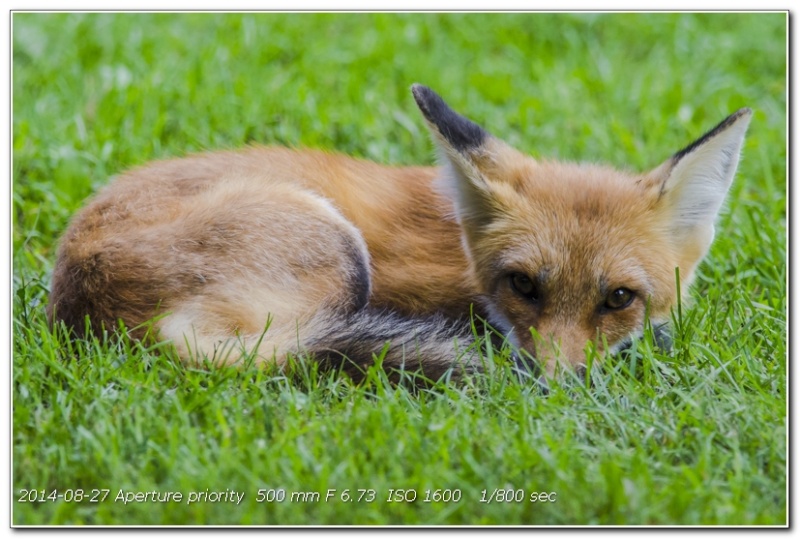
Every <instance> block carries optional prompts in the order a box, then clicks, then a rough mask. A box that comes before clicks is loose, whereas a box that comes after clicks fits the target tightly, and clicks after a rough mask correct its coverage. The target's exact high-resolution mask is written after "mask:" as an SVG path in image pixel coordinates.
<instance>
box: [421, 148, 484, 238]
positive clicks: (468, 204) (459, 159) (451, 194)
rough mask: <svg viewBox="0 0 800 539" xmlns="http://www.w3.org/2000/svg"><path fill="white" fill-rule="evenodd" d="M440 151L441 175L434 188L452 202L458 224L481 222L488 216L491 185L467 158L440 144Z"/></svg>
mask: <svg viewBox="0 0 800 539" xmlns="http://www.w3.org/2000/svg"><path fill="white" fill-rule="evenodd" d="M437 147H438V150H439V151H438V153H439V164H440V167H441V172H440V174H439V177H438V178H437V179H436V182H435V184H434V185H435V187H436V189H437V190H438V191H439V192H440V193H442V194H443V195H444V196H446V197H447V198H449V199H450V200H452V201H453V205H454V210H455V218H456V221H457V222H458V223H459V224H463V222H464V220H469V219H474V218H480V217H481V216H482V215H484V212H485V207H484V205H485V202H486V198H487V197H488V196H490V188H489V185H488V184H487V182H486V180H485V179H484V177H483V175H482V174H481V172H480V170H478V167H477V166H475V164H473V163H472V162H471V161H470V160H469V159H468V158H467V157H466V156H463V155H461V154H459V153H458V152H457V151H455V150H451V149H449V148H447V147H444V144H442V143H440V142H438V141H437Z"/></svg>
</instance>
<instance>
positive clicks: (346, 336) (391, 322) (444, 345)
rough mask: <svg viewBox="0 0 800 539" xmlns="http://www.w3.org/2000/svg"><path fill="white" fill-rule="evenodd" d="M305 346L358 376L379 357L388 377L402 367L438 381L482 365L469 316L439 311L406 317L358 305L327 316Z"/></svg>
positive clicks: (322, 359) (329, 365)
mask: <svg viewBox="0 0 800 539" xmlns="http://www.w3.org/2000/svg"><path fill="white" fill-rule="evenodd" d="M306 349H307V350H308V351H309V352H311V353H313V354H314V356H315V357H316V359H317V360H318V361H319V362H320V364H321V366H323V367H327V368H334V369H340V370H341V371H343V372H345V373H347V374H348V375H350V376H351V377H352V378H354V379H357V380H360V379H362V378H363V377H364V374H365V373H366V371H367V369H368V368H369V367H370V366H371V365H374V364H375V359H376V358H381V357H382V363H381V366H382V368H383V369H384V370H385V371H386V372H387V373H388V374H389V378H390V379H391V380H392V381H397V380H399V379H400V377H401V376H402V374H401V373H403V372H406V373H418V374H419V375H421V377H422V378H421V379H423V380H430V381H436V380H439V379H441V378H443V377H445V376H452V377H455V378H459V377H461V376H462V375H464V374H468V373H472V372H478V371H481V370H482V364H481V361H482V360H481V357H482V354H481V353H480V350H479V349H478V345H477V343H476V341H475V336H474V334H473V332H472V326H471V325H470V323H469V321H468V320H453V319H452V318H448V317H445V316H441V315H432V316H425V317H413V318H409V317H404V316H402V315H400V314H397V313H394V312H391V311H387V310H379V309H372V308H366V309H361V310H359V311H356V312H353V313H350V314H348V315H346V316H341V317H337V318H336V319H334V320H331V323H329V324H328V327H327V329H326V330H325V331H324V332H323V333H320V334H318V335H316V336H315V337H314V339H312V340H311V341H310V342H308V343H306Z"/></svg>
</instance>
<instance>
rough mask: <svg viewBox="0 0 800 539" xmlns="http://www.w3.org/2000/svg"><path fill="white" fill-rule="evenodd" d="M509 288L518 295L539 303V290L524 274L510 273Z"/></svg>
mask: <svg viewBox="0 0 800 539" xmlns="http://www.w3.org/2000/svg"><path fill="white" fill-rule="evenodd" d="M510 279H511V288H513V289H514V291H515V292H516V293H517V294H519V295H520V296H523V297H525V298H527V299H529V300H531V301H539V290H538V288H537V287H536V283H534V282H533V280H532V279H531V278H530V277H528V276H527V275H525V274H524V273H512V274H511V276H510Z"/></svg>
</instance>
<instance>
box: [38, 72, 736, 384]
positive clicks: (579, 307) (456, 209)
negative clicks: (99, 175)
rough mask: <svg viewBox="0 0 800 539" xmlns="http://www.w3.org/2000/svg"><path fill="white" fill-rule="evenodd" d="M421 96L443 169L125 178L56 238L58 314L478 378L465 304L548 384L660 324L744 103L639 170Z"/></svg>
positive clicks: (256, 152)
mask: <svg viewBox="0 0 800 539" xmlns="http://www.w3.org/2000/svg"><path fill="white" fill-rule="evenodd" d="M414 94H415V97H416V99H417V102H418V104H419V106H420V108H421V109H422V111H423V114H424V115H425V117H426V119H427V120H428V122H429V125H430V126H431V128H432V132H433V133H434V135H435V138H436V139H437V142H438V144H439V147H440V150H441V151H442V154H443V158H444V161H445V163H444V167H443V168H441V169H440V168H434V167H387V166H381V165H378V164H374V163H370V162H366V161H363V160H357V159H353V158H349V157H345V156H341V155H334V154H329V153H323V152H319V151H308V150H305V151H299V150H288V149H282V148H249V149H245V150H241V151H236V152H233V151H231V152H218V153H208V154H202V155H197V156H192V157H187V158H183V159H175V160H168V161H162V162H156V163H152V164H150V165H147V166H145V167H142V168H139V169H136V170H133V171H131V172H128V173H126V174H124V175H122V176H121V177H120V178H118V179H117V180H116V181H115V182H114V183H113V184H112V185H110V186H109V187H108V188H106V189H105V190H104V191H103V192H101V193H100V194H99V195H98V196H97V197H96V198H95V199H94V200H93V201H92V202H91V203H90V204H89V205H88V206H87V207H86V208H85V209H84V210H83V211H82V212H81V213H80V214H79V215H78V216H77V217H76V218H75V219H74V221H73V223H72V224H71V226H70V228H69V229H68V231H67V232H66V234H65V236H64V238H63V239H62V243H61V246H60V250H59V257H58V261H57V264H56V269H55V273H54V279H53V288H52V291H51V301H50V305H49V306H48V314H49V315H50V317H51V319H52V320H63V321H64V322H65V323H66V324H67V325H68V326H70V327H72V328H75V329H76V330H78V331H82V330H83V329H84V324H85V322H84V320H85V317H86V316H88V317H89V320H90V322H91V325H92V327H94V328H98V327H101V326H105V327H107V328H112V327H117V325H118V320H122V321H123V322H124V323H125V324H126V326H127V327H128V328H140V329H134V334H135V335H137V336H141V334H142V333H143V332H144V329H143V328H144V325H145V324H146V323H147V322H148V321H149V320H151V319H153V318H154V317H156V318H155V321H154V322H153V324H154V328H153V329H154V331H155V333H156V335H157V336H158V338H160V339H163V340H171V341H172V342H173V343H174V345H175V346H176V348H177V350H178V352H179V353H180V354H181V356H183V357H184V358H185V359H187V360H188V361H199V360H202V359H206V358H207V359H211V360H212V361H223V362H235V361H237V360H238V359H239V358H240V357H241V355H242V353H251V352H252V353H253V354H254V355H255V357H257V358H258V359H259V360H262V361H277V362H278V363H280V362H282V361H283V360H284V358H285V357H286V356H287V354H296V353H300V352H304V351H308V352H311V353H313V354H315V355H316V356H317V357H318V358H320V359H326V358H328V359H329V358H339V359H340V358H341V357H342V356H346V357H348V358H349V359H351V360H352V361H354V362H355V363H356V364H359V365H363V364H366V363H369V362H371V358H372V354H373V353H376V354H377V353H380V352H381V351H382V349H383V348H384V344H387V345H388V347H389V351H388V353H387V356H386V361H385V363H384V364H385V365H386V366H391V367H401V366H404V367H406V368H414V369H416V368H420V367H421V368H422V369H423V371H425V373H426V374H427V375H429V376H433V377H437V376H439V375H441V374H442V373H443V372H445V371H446V370H447V369H448V368H449V367H451V366H452V365H453V364H454V361H455V360H456V359H457V358H459V357H460V358H461V359H462V361H463V362H464V363H465V364H466V366H467V367H468V368H475V369H478V368H480V364H479V361H480V360H479V356H480V355H479V354H477V353H476V351H475V350H474V349H473V347H472V344H473V339H474V336H473V334H472V331H471V330H470V325H469V318H470V315H471V313H472V314H476V315H478V316H479V317H481V318H483V319H486V320H488V321H489V322H490V323H491V324H492V325H494V326H495V327H496V328H497V329H498V330H499V331H501V332H502V333H504V334H505V335H507V336H508V337H509V340H510V341H511V342H512V343H513V344H514V345H515V346H516V347H517V348H519V349H520V350H524V351H526V352H528V353H529V354H531V355H534V356H536V357H537V358H538V359H539V360H540V361H541V362H543V363H545V364H546V366H547V370H548V371H550V372H552V370H553V368H554V366H555V363H556V361H555V360H556V358H559V359H560V360H561V361H562V362H564V363H566V364H572V365H578V364H580V363H583V361H584V352H583V351H584V348H585V347H586V344H587V342H594V343H595V344H596V345H597V346H598V347H599V348H600V349H601V350H603V348H604V344H603V343H607V345H608V346H607V349H608V350H614V349H616V348H618V347H619V346H621V345H622V344H623V343H625V342H626V341H627V340H628V339H629V338H630V337H631V335H632V334H635V333H637V332H640V331H641V330H642V328H643V327H644V324H645V317H646V313H647V314H649V316H650V318H651V319H652V320H653V321H654V323H658V322H660V321H665V320H667V319H668V318H669V312H670V308H671V307H672V306H673V305H674V303H675V301H676V300H677V293H676V283H675V268H676V267H677V268H679V270H680V275H681V276H682V277H683V280H684V282H685V283H686V282H688V281H690V280H691V277H692V274H693V272H694V268H695V266H696V264H697V263H698V262H699V260H700V259H701V258H702V256H703V255H704V254H705V252H706V250H707V249H708V246H709V244H710V241H711V238H712V236H713V219H714V217H715V216H716V213H717V210H718V208H719V205H720V204H721V202H722V198H723V197H724V194H725V192H726V191H727V187H728V185H729V184H730V180H731V178H732V177H733V173H734V171H735V168H736V160H738V153H739V148H740V145H741V139H742V137H743V134H744V129H745V128H746V124H747V119H749V111H747V110H743V111H740V112H739V113H737V114H736V115H733V116H731V117H730V118H729V119H728V120H726V122H727V124H726V123H725V122H723V124H720V126H718V127H717V128H716V129H715V130H714V131H712V132H711V133H709V134H708V135H706V137H703V138H702V139H700V140H699V141H698V142H697V143H695V144H694V145H693V146H690V147H689V148H687V149H686V150H684V151H683V152H681V153H679V154H676V156H674V157H673V158H672V159H671V160H669V161H667V162H666V163H665V164H664V165H662V166H661V167H659V168H658V169H656V170H655V171H653V172H650V173H648V174H643V175H635V174H629V173H623V172H619V171H616V170H613V169H610V168H605V167H599V166H589V165H574V164H565V163H557V162H542V161H535V160H533V159H532V158H530V157H527V156H524V155H522V154H520V153H518V152H516V151H515V150H513V149H511V148H510V147H508V146H506V145H505V144H504V143H502V142H501V141H499V140H497V139H495V138H493V137H491V136H490V135H488V134H487V133H486V132H484V131H483V130H482V129H481V128H480V127H478V126H477V125H475V124H472V123H471V122H469V121H468V120H466V119H464V118H462V117H460V116H458V115H456V114H455V113H453V112H452V111H451V110H450V109H449V108H447V106H446V105H445V104H444V103H443V102H442V101H441V99H440V98H439V97H438V96H436V94H434V93H433V92H431V91H430V90H428V89H426V88H424V87H419V86H416V87H415V89H414ZM740 118H741V119H742V120H741V121H739V119H740ZM717 146H719V148H717ZM705 154H708V155H705ZM698 159H699V161H698ZM695 161H697V163H695ZM676 174H679V175H680V177H678V178H676V177H675V176H676ZM684 176H685V177H684ZM694 176H697V177H698V178H699V179H694ZM703 178H705V179H703ZM708 184H712V185H711V186H710V187H709V185H708ZM620 291H622V292H620ZM625 302H627V304H625V305H622V303H625ZM268 321H269V324H268ZM267 325H268V327H267ZM265 328H267V330H266V333H265V332H264V330H265ZM531 328H533V329H535V331H533V332H531ZM137 332H138V333H137ZM537 334H538V336H537Z"/></svg>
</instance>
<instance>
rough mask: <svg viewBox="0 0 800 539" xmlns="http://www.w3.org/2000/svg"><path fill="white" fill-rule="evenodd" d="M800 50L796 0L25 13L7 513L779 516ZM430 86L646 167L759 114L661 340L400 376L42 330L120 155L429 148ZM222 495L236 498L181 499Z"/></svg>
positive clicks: (541, 520)
mask: <svg viewBox="0 0 800 539" xmlns="http://www.w3.org/2000/svg"><path fill="white" fill-rule="evenodd" d="M785 50H786V16H785V15H784V14H753V13H745V14H704V15H692V14H611V15H594V14H501V15H489V14H447V15H432V14H403V15H392V14H378V15H366V14H322V15H310V14H309V15H307V14H302V15H298V14H235V15H223V14H101V15H91V14H77V15H73V14H22V13H17V14H15V15H14V16H13V77H14V78H13V174H14V184H13V208H12V211H13V248H14V252H13V264H14V268H13V277H14V282H13V295H14V297H13V302H14V303H13V305H14V307H13V317H14V321H13V340H14V344H13V350H14V359H13V406H14V407H13V500H14V501H13V522H14V523H15V524H27V525H36V524H428V525H438V524H511V525H514V524H516V525H519V524H571V525H575V524H726V525H736V524H772V525H783V524H785V523H786V522H787V511H786V504H787V483H786V477H787V467H786V448H787V439H786V403H787V391H786V389H787V387H786V341H787V332H786V306H787V303H786V297H787V293H786V292H787V281H786V279H787V277H786V212H785V210H786V166H785V162H786V138H785V125H786V100H785V90H786V88H785V83H786V67H785V66H786V54H785ZM413 82H421V83H424V84H427V85H429V86H431V87H433V88H434V89H436V90H437V91H439V92H440V93H442V95H443V96H444V97H445V98H446V99H447V100H448V101H449V102H450V103H451V104H452V105H453V106H454V107H455V108H456V109H458V110H459V111H462V112H464V113H466V114H467V115H469V116H470V117H471V118H472V119H474V120H476V121H478V122H479V123H481V124H482V125H484V126H485V127H486V128H487V129H488V130H489V131H491V132H493V133H495V134H497V135H498V136H500V137H502V138H504V139H506V140H507V141H509V142H510V143H511V144H513V145H515V146H517V147H519V148H520V149H522V150H524V151H527V152H530V153H532V154H533V155H536V156H554V157H559V158H563V159H575V160H577V159H580V160H588V161H602V162H608V163H611V164H614V165H617V166H622V167H630V168H633V169H637V170H644V169H647V168H649V167H653V166H656V165H658V164H659V163H660V162H661V161H663V160H664V159H666V158H667V157H668V156H669V155H670V154H672V153H673V152H675V151H677V150H678V149H680V148H681V147H683V146H685V145H686V144H688V143H689V142H691V141H692V140H694V139H695V138H697V137H698V136H699V135H701V134H702V133H703V132H705V131H706V130H707V129H709V128H711V127H712V126H713V125H714V124H715V123H716V122H718V121H719V120H721V119H722V118H724V117H725V116H726V115H727V114H728V113H730V112H732V111H734V110H736V109H737V108H739V107H742V106H750V107H752V108H753V109H754V110H755V116H754V119H753V122H752V125H751V128H750V131H749V133H748V138H747V142H746V144H745V149H744V159H743V161H742V163H741V166H740V168H739V173H738V176H737V180H736V182H735V185H734V186H733V188H732V192H731V194H730V195H729V198H728V204H727V207H728V210H727V211H726V212H725V213H724V215H723V216H722V218H721V220H720V223H719V226H718V228H717V239H716V241H715V244H714V246H713V248H712V251H711V253H710V255H709V258H708V259H707V261H706V262H705V263H704V264H703V265H702V266H701V268H700V271H699V277H698V282H697V285H696V286H695V288H694V290H693V292H692V297H693V305H691V306H687V305H684V306H683V309H682V313H681V319H680V320H678V321H677V323H676V346H675V349H674V350H673V351H672V352H670V353H668V354H664V353H661V352H658V351H653V350H652V348H651V347H650V345H649V342H648V340H647V339H645V340H644V341H642V342H641V343H639V345H638V351H637V352H636V353H634V354H631V355H630V356H627V357H625V358H620V359H617V360H616V361H612V362H610V363H608V364H606V365H605V367H604V369H603V372H600V371H599V370H597V369H595V370H594V371H593V372H592V378H593V385H591V386H589V385H587V384H585V383H581V382H580V381H575V380H572V381H571V380H565V381H564V382H563V383H559V384H554V385H553V387H552V388H551V392H550V394H549V395H542V394H541V393H540V392H539V391H537V390H536V389H535V388H533V387H531V386H530V385H529V384H526V383H521V382H519V381H518V380H517V379H516V378H514V377H513V376H511V375H510V374H509V373H508V369H507V368H502V366H501V368H499V369H498V370H497V371H496V372H494V373H492V374H489V375H486V376H484V377H481V378H479V379H476V380H474V381H472V382H471V383H468V384H466V385H464V386H453V385H440V386H437V387H435V388H433V389H432V390H425V391H420V392H411V391H408V390H406V389H404V388H402V387H400V388H398V387H392V386H391V385H389V384H388V383H386V381H385V379H384V377H383V376H382V374H381V373H380V372H379V371H377V370H374V369H373V371H371V374H370V377H369V380H368V381H367V383H365V384H362V385H354V384H352V383H351V382H349V381H348V380H346V379H344V378H342V377H338V376H336V375H335V374H331V373H324V374H321V373H318V372H316V369H315V367H314V365H308V364H306V365H300V366H298V367H297V369H296V372H295V375H294V376H291V377H287V376H284V375H282V374H281V373H279V372H276V371H274V370H269V369H255V368H244V369H242V370H232V369H223V370H203V369H189V368H186V367H184V366H182V365H181V364H180V363H178V362H176V361H175V360H174V359H173V358H172V357H171V356H170V355H169V354H163V353H159V350H153V349H146V348H144V347H143V346H142V345H140V344H138V343H131V342H127V341H125V340H124V339H123V340H121V341H120V340H117V339H114V338H112V337H104V336H100V337H98V339H96V340H92V341H88V342H78V343H73V344H70V343H69V342H67V341H66V340H65V339H63V338H62V336H61V335H59V334H57V333H55V334H54V333H53V332H51V331H50V330H49V329H48V328H47V325H46V322H45V317H44V305H45V304H46V302H47V293H48V286H49V279H50V274H51V272H52V268H53V262H54V253H55V246H56V245H57V239H58V236H59V234H60V233H61V231H63V230H64V228H65V227H66V225H67V223H68V220H69V217H70V215H71V214H72V213H73V212H74V211H75V210H77V209H78V208H79V207H80V206H81V205H82V203H83V201H84V200H85V199H86V197H88V196H89V195H90V194H91V193H93V192H94V191H95V190H97V189H98V188H100V187H101V186H103V185H105V184H106V183H107V182H108V181H109V177H110V176H112V175H113V174H115V173H117V172H119V171H121V170H123V169H125V168H128V167H131V166H134V165H137V164H141V163H143V162H146V161H148V160H150V159H153V158H158V157H164V156H175V155H182V154H184V153H186V152H190V151H199V150H204V149H211V148H227V147H238V146H242V145H244V144H247V143H250V142H259V143H267V144H272V143H276V144H286V145H298V146H312V147H323V148H329V149H335V150H338V151H342V152H346V153H351V154H354V155H359V156H364V157H367V158H371V159H375V160H378V161H381V162H386V163H398V164H411V163H430V162H431V161H432V155H433V151H432V146H431V144H430V141H429V140H428V137H427V134H426V132H425V129H424V124H423V122H422V120H421V118H420V117H419V114H418V113H417V111H416V108H415V106H414V104H413V100H412V98H411V96H410V92H409V87H410V85H411V84H412V83H413ZM676 316H677V314H676ZM66 358H70V359H66ZM22 489H33V490H34V491H37V492H39V494H36V495H37V496H39V497H41V491H44V495H45V497H46V496H48V495H50V493H51V492H52V491H53V490H56V489H57V490H58V491H59V492H61V493H64V494H66V495H67V498H66V499H65V498H62V499H60V500H58V501H51V500H45V501H42V502H36V503H30V502H21V501H19V498H20V496H21V493H22ZM78 489H83V492H84V493H85V498H83V500H82V501H81V502H80V503H78V502H76V501H71V502H70V501H66V500H67V499H69V497H70V496H72V497H73V498H74V497H75V493H76V491H77V490H78ZM92 489H108V490H109V495H108V498H106V499H105V501H102V502H99V503H91V502H90V501H89V499H90V498H91V496H92ZM207 489H208V490H210V491H226V490H228V491H231V490H233V491H241V492H244V493H245V497H244V500H243V501H242V502H241V504H239V505H236V504H232V503H225V502H217V503H211V502H205V503H195V504H187V503H186V501H187V498H188V496H189V494H190V493H191V492H193V491H203V492H205V491H206V490H207ZM259 489H283V490H282V492H285V494H286V499H285V500H284V501H283V502H262V503H259V502H258V501H257V497H258V492H259ZM328 489H336V495H335V498H334V499H333V500H330V501H327V502H326V501H325V497H326V493H327V492H328ZM344 489H350V491H349V493H348V494H349V495H350V496H351V498H352V499H354V500H356V501H351V502H343V501H341V496H342V492H343V491H344ZM358 489H367V490H366V491H365V492H361V493H360V492H359V490H358ZM369 489H371V490H372V491H374V500H373V501H371V502H368V501H367V500H369V499H370V498H371V497H372V496H373V494H372V493H371V492H370V490H369ZM390 489H415V490H416V493H417V500H416V501H415V502H413V503H412V502H388V501H387V498H388V497H389V491H390ZM437 489H450V491H449V492H450V493H452V494H455V493H458V494H460V496H461V498H460V501H458V502H450V503H445V502H442V501H439V502H434V501H432V502H425V501H424V499H425V492H426V490H431V497H433V496H434V492H435V491H436V490H437ZM496 489H503V490H501V492H503V493H508V492H511V493H513V496H516V495H518V492H521V493H522V494H523V495H524V496H525V499H526V501H520V502H517V501H511V502H508V501H504V502H498V501H497V499H498V496H495V499H494V501H493V502H492V503H482V502H481V501H480V500H481V497H482V491H484V490H486V491H487V494H486V496H487V498H488V497H489V496H491V494H492V492H493V491H495V490H496ZM508 489H510V490H508ZM120 490H124V491H126V492H135V491H150V490H157V491H160V492H168V491H169V492H180V493H182V494H183V495H184V500H183V501H182V502H181V503H153V502H141V503H129V504H125V503H123V502H121V501H117V502H115V501H114V498H115V497H116V496H117V494H118V492H119V491H120ZM541 491H544V492H555V493H556V496H555V500H556V501H554V502H546V503H531V502H530V501H528V500H529V497H530V495H531V493H532V492H541ZM276 492H278V490H265V491H264V493H265V494H267V493H269V494H270V495H274V494H275V493H276ZM315 492H318V493H320V496H321V498H320V501H312V499H311V498H309V499H308V501H302V498H303V497H304V496H303V494H304V493H315ZM293 493H294V495H295V500H294V501H293V500H292V494H293ZM440 494H441V492H440ZM359 495H362V496H363V497H362V500H361V501H357V499H358V496H359ZM456 495H457V494H456ZM502 496H506V497H507V496H508V494H503V495H501V497H502ZM312 497H313V494H312ZM409 497H410V495H409Z"/></svg>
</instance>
